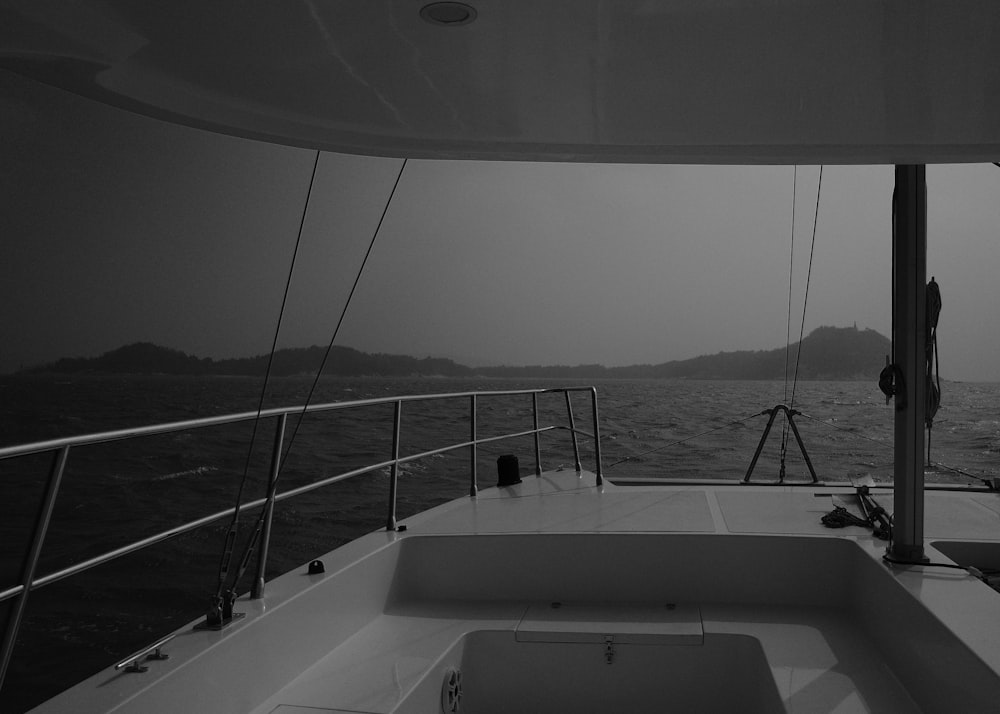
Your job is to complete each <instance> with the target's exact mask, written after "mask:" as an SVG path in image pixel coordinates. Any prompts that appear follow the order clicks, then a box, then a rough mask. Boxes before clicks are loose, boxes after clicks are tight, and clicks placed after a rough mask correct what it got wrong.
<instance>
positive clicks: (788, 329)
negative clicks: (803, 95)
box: [780, 164, 799, 471]
mask: <svg viewBox="0 0 1000 714" xmlns="http://www.w3.org/2000/svg"><path fill="white" fill-rule="evenodd" d="M798 178H799V166H798V164H796V165H795V166H794V167H793V168H792V225H791V240H790V242H789V249H788V312H787V317H786V318H785V384H784V391H783V393H782V399H781V401H782V403H783V404H784V403H785V402H787V401H788V356H789V352H790V350H791V346H792V275H793V273H794V272H795V194H796V188H797V187H798ZM787 451H788V415H787V414H786V415H785V417H784V422H783V423H782V426H781V455H780V460H781V464H782V467H783V466H784V463H785V455H786V453H787ZM783 470H784V469H782V471H783Z"/></svg>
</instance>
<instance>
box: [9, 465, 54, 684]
mask: <svg viewBox="0 0 1000 714" xmlns="http://www.w3.org/2000/svg"><path fill="white" fill-rule="evenodd" d="M67 459H69V446H64V447H62V448H61V449H59V451H57V452H56V454H55V457H54V458H53V460H52V468H51V469H50V470H49V483H48V486H47V487H46V490H45V498H44V500H43V501H42V506H41V508H40V509H39V510H38V517H37V518H36V519H35V534H34V536H32V540H31V547H30V548H29V549H28V554H27V556H26V557H25V559H24V567H23V568H22V570H21V587H22V588H23V589H22V590H21V594H20V595H19V596H18V598H17V601H16V602H15V603H14V605H13V607H12V608H11V611H10V613H9V614H8V615H7V628H6V630H5V632H4V637H3V647H2V649H0V689H2V688H3V680H4V678H5V677H6V675H7V667H8V666H9V665H10V660H11V655H13V654H14V646H15V644H17V632H18V630H19V629H20V628H21V620H22V619H23V618H24V612H25V609H26V608H27V606H28V595H29V594H30V593H31V583H32V582H33V581H34V579H35V569H36V568H37V567H38V559H39V557H40V556H41V554H42V544H43V543H44V542H45V535H46V533H47V532H48V530H49V522H50V521H51V520H52V511H53V510H55V504H56V496H57V495H58V494H59V484H60V482H61V481H62V477H63V473H64V472H65V470H66V461H67Z"/></svg>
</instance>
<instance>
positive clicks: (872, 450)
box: [0, 376, 1000, 711]
mask: <svg viewBox="0 0 1000 714" xmlns="http://www.w3.org/2000/svg"><path fill="white" fill-rule="evenodd" d="M310 384H311V380H310V379H308V378H304V377H303V378H284V379H277V380H274V381H273V382H272V384H271V385H270V388H269V392H268V394H267V396H266V400H265V406H279V405H288V404H298V403H301V402H302V401H303V400H304V399H305V397H306V394H307V393H308V390H309V386H310ZM541 386H571V385H570V384H568V383H567V384H564V385H559V384H558V383H553V381H551V380H547V381H545V382H544V383H543V382H535V381H517V382H514V381H509V380H456V379H410V380H407V379H381V378H368V379H354V380H344V379H330V380H324V381H323V382H322V383H321V385H320V388H319V390H318V392H317V394H316V395H315V396H314V399H313V401H314V402H325V401H342V400H351V399H366V398H373V397H384V396H393V395H397V394H416V393H427V392H461V391H466V390H490V389H516V388H522V387H541ZM595 386H597V388H598V393H599V406H600V410H601V436H602V438H601V444H602V451H603V463H604V465H605V469H606V473H607V475H608V476H610V477H611V478H614V477H615V476H616V475H621V476H641V477H648V478H669V477H712V478H732V479H739V478H742V477H743V475H744V474H745V472H746V469H747V466H748V464H749V461H750V457H751V456H752V454H753V452H754V449H755V448H756V446H757V443H758V441H759V439H760V436H761V433H762V431H763V428H764V425H765V423H766V421H767V417H766V416H762V415H760V412H761V411H762V410H763V409H765V408H769V407H771V406H774V405H775V404H777V403H779V402H781V401H783V400H784V397H785V394H784V385H783V384H782V383H780V382H706V381H608V382H603V383H597V384H596V385H595ZM259 388H260V382H259V380H256V379H252V378H220V377H169V376H153V377H97V376H74V377H72V378H60V379H59V380H57V381H53V380H52V379H51V378H43V377H27V378H25V377H19V378H5V379H0V443H3V444H4V445H7V444H14V443H24V442H28V441H36V440H41V439H49V438H57V437H62V436H71V435H76V434H82V433H90V432H94V431H104V430H110V429H117V428H122V427H125V426H135V425H139V424H151V423H158V422H162V421H172V420H181V419H190V418H194V417H197V416H209V415H217V414H226V413H231V412H238V411H249V410H253V409H255V408H256V406H257V399H258V396H259V394H258V390H259ZM998 398H1000V385H995V384H961V383H947V384H945V395H944V399H943V403H942V407H941V411H940V412H939V414H938V417H937V420H936V424H935V428H934V431H933V436H932V458H933V460H934V462H935V463H936V464H945V465H947V467H950V468H945V467H943V466H935V467H933V468H932V469H931V470H930V471H929V474H928V478H929V480H934V481H945V482H948V483H973V482H974V481H973V479H972V478H971V477H970V476H968V475H964V474H963V473H959V472H956V471H954V470H952V469H960V470H961V471H962V472H965V473H967V474H971V475H973V476H976V477H985V476H994V475H997V473H998V468H1000V459H998V454H1000V413H998V411H1000V410H998V408H997V404H998ZM539 406H540V410H541V418H540V422H541V424H542V425H543V426H544V425H546V424H551V423H560V424H561V423H564V420H565V402H564V400H563V397H562V395H543V396H542V397H540V399H539ZM795 406H796V408H797V409H800V410H801V411H802V412H803V415H802V416H800V417H798V418H797V419H796V421H797V424H798V426H799V430H800V432H801V433H802V437H803V440H804V441H805V444H806V446H807V448H808V450H809V454H810V457H811V458H812V461H813V463H814V465H815V467H816V470H817V472H818V474H819V476H820V478H823V479H830V480H844V479H846V478H847V477H853V476H865V475H868V476H871V477H872V478H874V479H875V480H876V481H891V479H892V455H891V434H892V418H893V412H892V407H891V406H886V404H885V400H884V398H883V397H882V395H881V393H879V391H878V389H877V387H876V385H875V384H874V382H871V383H869V382H806V383H801V384H799V386H798V390H797V394H796V403H795ZM573 410H574V415H575V417H576V420H577V425H578V427H579V428H581V429H584V430H586V431H590V430H591V428H592V427H591V425H590V405H589V397H588V396H587V395H586V394H579V395H576V396H575V397H574V400H573ZM392 411H393V410H392V406H391V405H386V406H380V407H375V408H371V409H368V410H366V411H364V412H353V411H352V412H335V413H329V414H326V415H322V416H316V417H309V418H307V420H305V421H304V422H303V423H302V425H301V427H300V428H299V429H298V432H297V434H296V436H295V441H294V444H293V446H292V450H291V453H290V455H289V457H288V458H287V459H286V464H285V468H284V470H283V475H282V486H283V487H285V488H287V487H293V486H296V485H300V484H304V483H307V482H309V481H312V480H315V479H318V478H321V477H323V476H329V475H333V474H335V473H339V472H342V471H345V470H347V469H350V468H356V467H359V466H362V465H365V464H369V463H374V462H379V461H384V460H386V459H387V458H389V456H390V454H391V448H392V435H391V425H392V416H393V415H392ZM468 424H469V423H468V400H465V399H462V400H458V401H452V402H438V401H434V402H426V403H424V402H421V403H413V404H407V405H406V406H405V408H404V413H403V439H402V443H401V454H408V453H416V452H419V451H424V450H428V449H433V448H437V447H441V446H445V445H447V444H449V443H454V442H460V441H464V440H466V439H467V438H468V434H469V425H468ZM530 426H531V400H530V398H528V397H523V396H522V397H502V398H486V397H482V398H480V399H479V405H478V410H477V428H478V433H479V435H480V436H488V435H494V434H499V433H504V432H509V431H519V430H524V429H527V428H530ZM294 428H295V420H292V421H291V422H290V423H289V430H290V431H291V430H293V429H294ZM273 429H274V424H273V422H265V423H263V424H262V425H261V427H260V429H259V431H258V433H257V435H256V439H255V448H254V450H253V453H252V454H251V458H250V468H249V471H248V473H249V478H248V483H247V487H246V491H245V495H244V500H251V499H254V498H258V497H260V496H262V495H263V493H264V488H265V479H266V473H267V463H268V459H269V454H270V450H271V442H272V439H273ZM252 430H253V426H252V424H251V423H243V424H237V425H231V426H226V427H215V428H211V429H206V430H202V431H199V432H184V433H178V434H169V435H163V436H157V437H148V438H143V439H139V440H135V441H131V442H116V443H112V444H105V445H101V446H95V447H89V448H85V449H83V448H81V449H75V450H74V452H73V453H72V455H71V459H70V462H69V466H68V468H67V471H66V475H65V477H64V481H63V487H62V489H61V491H60V496H59V500H58V502H57V504H56V511H55V514H54V516H53V525H52V527H51V530H50V534H49V537H48V538H47V540H46V545H45V549H44V551H43V554H42V559H41V563H40V566H39V573H40V574H44V573H48V572H52V571H54V570H57V569H59V568H62V567H65V566H67V565H70V564H71V563H74V562H77V561H79V560H81V559H83V558H87V557H92V556H94V555H97V554H99V553H101V552H103V551H106V550H109V549H111V548H114V547H118V546H122V545H125V544H127V543H129V542H132V541H134V540H137V539H139V538H142V537H145V536H149V535H152V534H154V533H157V532H159V531H162V530H164V529H166V528H169V527H172V526H175V525H178V524H180V523H182V522H185V521H188V520H191V519H194V518H197V517H200V516H204V515H207V514H210V513H215V512H219V511H222V510H225V509H228V508H232V506H233V502H234V498H235V494H236V491H237V490H238V487H239V484H240V481H241V479H242V474H243V471H244V467H245V465H246V463H247V454H248V444H249V442H250V439H251V434H252ZM703 432H709V433H703ZM698 434H702V435H701V436H698V437H697V438H690V437H692V436H694V435H698ZM780 439H781V423H780V420H779V422H777V423H776V426H775V429H774V431H773V434H772V437H771V439H769V441H768V444H767V446H766V447H765V449H764V452H763V455H762V457H761V459H760V462H759V463H758V465H757V469H756V472H755V475H754V478H755V479H761V480H774V479H775V478H776V476H777V473H778V466H779V461H778V444H779V443H780ZM580 447H581V456H582V460H583V465H584V467H585V468H588V469H591V470H593V468H594V446H593V442H592V440H590V439H582V440H581V444H580ZM504 453H514V454H517V455H518V456H519V458H520V462H521V466H522V471H523V472H525V473H531V472H532V471H533V468H534V462H533V460H534V450H533V444H532V441H531V440H530V439H527V438H520V439H517V440H514V441H511V442H502V443H499V444H489V445H484V446H483V447H481V448H480V451H479V458H478V471H479V474H480V483H481V485H490V484H491V483H492V482H494V481H495V474H496V468H495V462H496V458H497V456H499V455H500V454H504ZM50 463H51V460H50V457H29V458H26V459H21V460H18V461H17V462H9V461H8V462H0V478H2V479H3V483H4V496H5V497H4V499H2V502H0V538H2V539H3V542H4V543H5V548H4V549H3V554H2V556H0V585H2V587H7V586H8V585H10V584H13V583H14V582H16V581H17V579H18V577H19V575H18V573H19V568H20V563H21V558H22V556H23V553H24V552H25V550H26V548H27V547H28V541H27V538H28V534H29V533H30V531H31V528H32V525H33V522H34V514H35V512H36V509H37V504H38V503H39V502H40V499H41V496H42V489H43V487H44V483H45V479H46V474H47V471H48V468H49V465H50ZM468 465H469V454H468V452H467V451H466V450H462V451H457V452H454V453H452V454H444V455H437V456H434V457H431V458H428V459H424V460H421V461H417V462H413V463H409V464H406V465H405V466H404V467H403V469H402V477H401V479H400V486H399V489H400V490H399V517H400V518H405V517H406V516H407V515H408V514H411V513H414V512H416V511H419V510H423V509H425V508H427V507H429V506H431V505H434V504H435V503H439V502H442V501H444V500H448V499H450V498H455V497H458V496H462V495H465V494H467V493H468V488H469V483H468ZM572 465H573V455H572V448H571V443H570V440H569V438H568V436H567V435H566V433H565V432H552V433H548V434H545V435H543V437H542V466H543V467H544V468H546V469H548V468H555V467H558V466H566V467H572ZM786 465H787V478H789V479H796V480H802V479H806V478H808V472H807V470H806V468H805V465H804V462H803V460H802V458H801V457H800V456H799V454H798V452H797V449H796V448H795V446H794V442H792V443H791V445H790V447H789V451H788V458H787V464H786ZM387 487H388V473H387V471H384V470H383V471H382V472H377V473H374V474H371V475H368V476H364V477H359V478H358V479H352V480H350V481H347V482H343V483H340V484H336V485H334V486H330V487H327V488H324V489H320V490H318V491H315V492H312V493H309V494H306V495H304V496H302V497H300V498H297V499H294V500H291V501H288V502H284V503H282V504H278V506H277V508H276V511H275V523H274V535H273V537H272V548H271V553H270V559H269V568H268V577H269V578H270V577H274V576H275V575H277V574H279V573H281V572H286V571H288V570H290V569H292V568H296V567H299V566H300V565H301V564H302V563H304V562H307V561H309V560H310V559H312V558H313V557H315V556H317V555H319V554H321V553H323V552H325V551H327V550H329V549H330V548H333V547H336V546H337V545H340V544H342V543H344V542H346V541H347V540H349V539H351V538H354V537H357V536H358V535H361V534H363V533H366V532H370V531H371V530H374V529H376V528H379V527H382V526H383V525H384V523H385V517H386V501H387ZM252 519H253V514H251V515H250V516H247V517H244V519H243V528H241V533H242V534H244V535H245V534H246V531H247V527H246V526H247V524H249V523H250V522H251V521H252ZM225 528H226V526H225V524H222V525H217V526H209V527H206V528H203V529H201V530H199V531H196V532H194V533H191V534H188V535H185V536H181V537H178V538H175V539H173V540H171V541H168V542H166V543H163V544H159V545H157V546H154V547H152V548H150V549H147V550H145V551H143V552H142V553H140V554H137V555H134V556H129V557H126V558H123V559H121V560H119V561H116V562H114V563H112V564H109V565H106V566H102V567H100V568H96V569H94V570H92V571H89V572H88V573H86V574H84V575H82V576H79V577H76V578H71V579H68V580H64V581H60V582H59V583H56V584H54V585H51V586H49V587H46V588H43V589H41V590H39V591H37V592H35V593H33V594H32V596H31V600H30V606H29V612H28V616H27V619H26V621H25V623H24V627H23V628H22V634H21V636H20V637H19V640H18V647H17V651H16V652H15V661H14V664H13V665H12V668H11V671H10V672H9V673H8V680H7V683H6V684H5V687H4V691H3V693H2V694H0V709H2V710H3V711H22V710H24V709H26V708H28V707H29V706H31V705H32V704H34V703H37V702H38V701H41V700H43V699H45V698H47V697H50V696H52V695H53V694H55V693H57V692H58V691H60V690H61V689H63V688H65V687H66V686H69V685H70V684H72V683H74V682H75V681H78V680H79V679H81V678H83V677H84V676H87V675H89V674H92V673H93V672H94V671H96V670H97V669H100V668H103V667H106V666H109V665H110V664H113V663H114V662H115V661H117V660H118V659H120V658H121V657H122V656H124V655H126V654H128V653H129V652H131V651H134V650H136V649H138V648H140V647H142V646H144V645H146V644H148V643H149V642H152V641H153V640H155V639H156V638H157V637H159V636H161V635H163V634H166V633H168V632H170V631H172V630H173V629H176V628H177V627H180V626H181V625H183V624H184V623H186V622H188V621H190V620H192V619H195V618H197V617H199V616H201V615H202V614H203V613H204V611H205V609H206V607H207V603H208V599H209V596H210V595H211V594H212V593H214V591H215V588H216V581H217V573H218V567H219V559H220V554H221V549H222V543H223V538H224V535H225ZM241 547H242V545H241V544H238V546H237V550H236V552H237V554H239V553H240V552H241ZM246 582H247V581H244V583H246ZM243 589H245V587H244V588H243Z"/></svg>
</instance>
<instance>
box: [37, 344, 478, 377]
mask: <svg viewBox="0 0 1000 714" xmlns="http://www.w3.org/2000/svg"><path fill="white" fill-rule="evenodd" d="M325 351H326V349H325V348H323V347H317V346H313V347H304V348H294V349H281V350H277V351H276V352H275V353H274V361H273V363H272V365H271V374H272V375H275V376H289V375H295V374H315V373H316V370H317V369H318V368H319V366H320V364H321V363H322V362H323V353H324V352H325ZM267 360H268V357H267V355H258V356H256V357H244V358H234V359H220V360H213V359H211V358H208V357H203V358H198V357H193V356H191V355H188V354H185V353H184V352H181V351H179V350H172V349H169V348H167V347H160V346H159V345H154V344H151V343H149V342H137V343H135V344H132V345H126V346H125V347H119V348H118V349H116V350H112V351H111V352H106V353H105V354H103V355H101V356H100V357H94V358H92V359H85V358H72V359H61V360H59V361H57V362H53V363H52V364H47V365H43V366H41V367H37V368H34V369H32V370H30V371H32V372H53V373H93V374H182V375H184V374H186V375H196V374H202V375H212V374H216V375H230V376H239V375H247V376H260V375H263V374H264V373H265V371H266V370H267ZM472 373H473V372H472V370H471V369H469V368H468V367H464V366H462V365H460V364H456V363H455V362H453V361H452V360H450V359H442V358H433V357H428V358H426V359H417V358H416V357H406V356H404V355H385V354H368V353H366V352H359V351H358V350H355V349H352V348H350V347H333V348H332V349H331V350H330V356H329V358H328V359H327V361H326V369H325V370H324V374H331V375H344V376H357V375H384V376H408V375H415V374H416V375H440V376H448V377H468V376H471V375H472Z"/></svg>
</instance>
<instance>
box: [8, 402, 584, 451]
mask: <svg viewBox="0 0 1000 714" xmlns="http://www.w3.org/2000/svg"><path fill="white" fill-rule="evenodd" d="M591 390H593V391H594V392H595V393H596V390H595V389H594V388H593V387H552V388H548V389H511V390H493V391H482V392H475V391H473V392H444V393H440V394H407V395H404V396H401V397H377V398H375V399H355V400H351V401H343V402H326V403H324V404H309V405H307V406H292V407H272V408H271V409H262V410H261V411H260V413H259V414H258V412H256V411H252V412H238V413H235V414H223V415H220V416H214V417H203V418H201V419H187V420H184V421H172V422H165V423H163V424H151V425H149V426H140V427H135V428H132V429H116V430H113V431H104V432H98V433H95V434H82V435H80V436H67V437H62V438H60V439H49V440H47V441H36V442H33V443H30V444H20V445H18V446H5V447H0V459H9V458H12V457H15V456H28V455H29V454H38V453H42V452H46V451H55V450H56V449H59V448H61V447H63V446H70V447H73V446H93V445H95V444H104V443H107V442H109V441H122V440H125V439H132V438H136V437H140V436H156V435H158V434H169V433H171V432H175V431H187V430H188V429H200V428H203V427H207V426H222V425H223V424H236V423H237V422H241V421H251V420H253V419H257V418H260V419H268V418H270V417H276V416H281V415H282V414H287V415H291V416H297V415H299V414H312V413H314V412H324V411H333V410H337V409H355V408H358V407H369V406H375V405H378V404H395V403H396V402H397V401H401V402H429V401H435V400H443V399H457V398H459V397H472V396H478V397H511V396H518V395H521V394H553V393H558V394H562V393H563V392H583V391H591Z"/></svg>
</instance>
